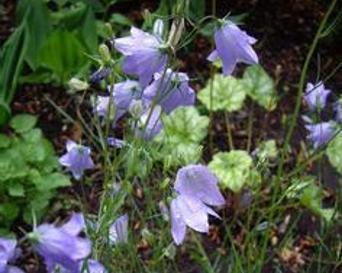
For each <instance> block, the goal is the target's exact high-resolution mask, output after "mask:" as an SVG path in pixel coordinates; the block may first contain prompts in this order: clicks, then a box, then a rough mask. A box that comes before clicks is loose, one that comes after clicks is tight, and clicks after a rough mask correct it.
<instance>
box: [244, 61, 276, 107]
mask: <svg viewBox="0 0 342 273" xmlns="http://www.w3.org/2000/svg"><path fill="white" fill-rule="evenodd" d="M242 83H243V84H244V86H245V90H246V92H247V94H248V95H249V96H250V97H251V98H252V99H253V100H255V101H256V102H257V103H258V104H259V105H260V106H262V107H264V108H265V109H266V110H268V111H272V110H274V108H275V107H276V103H277V94H276V91H275V86H274V82H273V80H272V78H271V77H270V76H269V75H268V74H267V73H266V71H265V70H264V69H263V68H262V67H261V66H260V65H253V66H249V67H247V68H246V70H245V72H244V74H243V79H242Z"/></svg>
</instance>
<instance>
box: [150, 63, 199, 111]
mask: <svg viewBox="0 0 342 273" xmlns="http://www.w3.org/2000/svg"><path fill="white" fill-rule="evenodd" d="M143 99H144V100H145V101H147V102H148V103H151V102H152V101H154V102H155V103H156V104H159V105H160V106H161V107H162V108H163V110H164V111H165V112H166V113H170V112H172V111H173V110H174V109H175V108H177V107H178V106H187V105H193V104H194V103H195V92H194V90H193V89H192V88H191V87H190V86H189V77H188V76H187V75H186V74H185V73H176V72H173V71H172V70H171V69H168V70H167V71H166V73H162V72H161V73H155V74H154V81H153V82H152V83H151V84H150V85H149V86H147V87H146V88H145V90H144V93H143Z"/></svg>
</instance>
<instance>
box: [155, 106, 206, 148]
mask: <svg viewBox="0 0 342 273" xmlns="http://www.w3.org/2000/svg"><path fill="white" fill-rule="evenodd" d="M163 123H164V128H163V130H162V132H161V134H160V136H158V138H157V139H162V138H164V137H166V138H169V139H170V140H171V142H172V143H181V142H183V143H187V142H194V143H199V142H201V141H202V140H203V139H204V138H205V137H206V135H207V133H208V125H209V118H208V117H207V116H202V115H200V114H199V113H198V111H197V109H196V107H194V106H182V107H178V108H177V109H176V110H174V111H172V112H171V114H169V115H167V116H164V117H163Z"/></svg>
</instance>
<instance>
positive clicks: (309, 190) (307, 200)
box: [300, 184, 323, 215]
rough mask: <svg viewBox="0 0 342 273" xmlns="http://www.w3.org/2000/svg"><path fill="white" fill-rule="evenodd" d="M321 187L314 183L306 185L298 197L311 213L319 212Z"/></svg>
mask: <svg viewBox="0 0 342 273" xmlns="http://www.w3.org/2000/svg"><path fill="white" fill-rule="evenodd" d="M322 195H323V192H322V189H321V188H320V187H318V186H316V185H315V184H311V185H310V186H308V187H306V188H305V190H304V191H303V194H302V196H301V198H300V203H301V204H302V205H303V206H305V207H307V208H308V209H310V210H311V211H312V212H313V213H316V214H318V215H320V214H321V199H322Z"/></svg>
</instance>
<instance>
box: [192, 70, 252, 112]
mask: <svg viewBox="0 0 342 273" xmlns="http://www.w3.org/2000/svg"><path fill="white" fill-rule="evenodd" d="M211 81H212V80H209V81H208V83H207V85H206V87H205V88H204V89H202V90H201V91H200V92H199V94H198V99H199V100H200V101H201V102H202V103H203V104H204V105H205V106H206V107H207V109H212V110H213V111H219V110H222V111H228V112H233V111H237V110H239V109H241V107H242V105H243V102H244V100H245V97H246V91H245V87H244V85H243V84H242V83H241V81H240V80H238V79H236V78H233V77H231V76H224V75H222V74H216V75H215V77H214V81H213V82H211Z"/></svg>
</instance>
